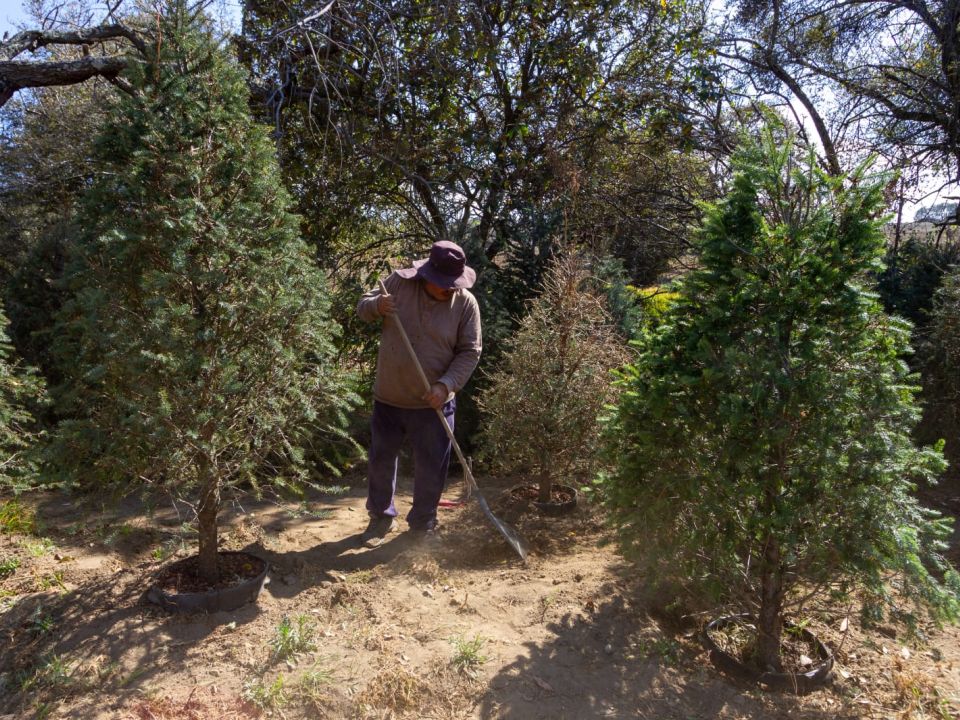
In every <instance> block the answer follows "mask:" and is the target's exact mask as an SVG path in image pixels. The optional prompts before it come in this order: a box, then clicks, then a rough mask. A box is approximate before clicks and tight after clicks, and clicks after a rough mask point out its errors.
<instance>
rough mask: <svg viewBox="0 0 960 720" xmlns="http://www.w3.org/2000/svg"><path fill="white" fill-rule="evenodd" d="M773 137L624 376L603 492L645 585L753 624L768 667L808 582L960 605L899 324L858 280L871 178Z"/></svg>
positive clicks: (717, 209) (873, 208)
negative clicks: (741, 613) (918, 494)
mask: <svg viewBox="0 0 960 720" xmlns="http://www.w3.org/2000/svg"><path fill="white" fill-rule="evenodd" d="M774 135H775V133H774V132H773V131H768V132H767V133H766V134H765V136H764V138H763V140H762V141H761V142H760V143H759V144H756V145H752V144H750V145H746V146H745V147H744V148H743V149H741V150H740V152H739V153H738V155H737V157H736V161H735V176H734V181H733V186H732V189H731V191H730V193H729V194H728V196H727V197H726V198H725V199H724V200H723V201H721V202H719V203H718V204H715V205H712V206H710V207H709V208H708V213H707V218H706V221H705V224H704V226H703V228H702V230H701V233H700V238H699V243H700V249H701V252H702V260H701V263H702V264H701V267H700V269H698V270H696V271H694V272H692V273H691V274H690V275H689V276H687V277H686V278H685V279H684V280H683V281H682V283H681V286H680V295H681V297H680V299H679V300H678V302H677V304H676V305H675V306H674V307H673V309H672V310H670V311H669V313H668V314H667V317H666V319H665V321H664V323H663V324H662V325H661V326H660V328H659V329H658V331H657V332H656V333H654V334H653V335H652V336H651V337H650V338H649V339H648V340H647V341H646V343H645V345H644V347H643V348H642V352H641V354H640V356H639V358H638V360H637V362H635V363H634V364H632V365H630V366H629V367H628V368H627V369H626V370H625V371H624V372H623V374H622V379H621V382H620V386H621V391H622V393H621V395H620V400H619V403H618V406H617V408H616V411H615V413H614V414H613V417H612V418H611V422H610V425H609V427H608V433H607V438H608V442H609V445H608V447H609V450H610V453H611V458H612V460H613V461H614V462H615V463H616V467H615V471H614V472H613V473H612V474H611V475H610V477H608V478H606V479H605V481H604V482H603V484H602V487H603V489H604V491H605V497H606V501H607V503H608V506H609V508H610V510H611V516H612V520H613V522H614V523H615V525H616V526H617V528H618V531H619V535H620V539H621V541H622V544H623V547H624V549H625V551H626V552H627V553H628V554H629V555H630V556H631V557H633V558H635V559H637V560H638V561H642V562H644V563H645V564H646V565H647V567H648V568H649V569H650V571H651V573H653V574H652V575H651V577H659V578H662V579H664V580H670V579H673V580H680V581H681V582H683V583H685V584H686V585H687V586H688V587H689V588H691V589H694V590H696V591H697V592H700V593H704V592H707V593H709V596H710V597H713V598H715V599H720V600H723V601H727V602H730V603H733V604H736V605H739V606H740V607H741V608H743V609H745V610H747V611H748V612H751V613H753V614H755V616H756V617H757V626H758V630H759V632H758V637H757V641H756V647H755V654H754V658H755V660H756V662H757V664H758V665H759V667H761V668H764V669H765V668H767V667H774V668H777V667H780V661H779V651H780V640H781V635H782V632H783V626H784V616H785V613H787V612H788V610H789V609H790V608H792V607H795V606H796V603H797V602H800V601H802V598H801V596H800V595H801V594H800V593H799V592H798V590H799V589H800V588H801V587H802V588H803V589H804V590H805V591H808V590H814V591H815V590H817V589H821V590H822V589H828V588H829V589H831V590H834V591H837V592H844V591H850V590H851V589H852V588H854V587H856V586H859V587H861V588H863V589H864V590H865V591H866V592H867V597H868V598H869V599H870V604H871V605H873V606H874V607H878V606H879V605H880V603H881V601H884V600H886V601H889V602H893V601H894V600H895V597H894V596H893V595H891V594H890V591H889V586H888V585H887V584H886V582H887V581H888V580H890V579H891V578H892V577H894V576H898V586H899V587H901V588H903V594H902V595H900V596H898V597H906V598H910V599H912V600H914V601H916V602H917V603H919V604H921V605H925V606H927V607H928V608H929V609H930V610H931V611H932V612H933V614H934V616H935V617H939V618H956V617H957V615H958V613H960V601H958V593H960V576H958V575H957V573H956V572H955V571H954V570H953V569H951V568H950V566H949V564H948V563H947V562H946V561H945V560H944V559H943V558H942V557H941V556H940V554H939V552H940V551H941V550H942V548H943V547H944V545H943V540H944V538H945V537H947V535H948V533H949V524H948V522H947V521H945V520H944V519H943V518H941V517H940V516H939V515H938V514H936V513H934V512H932V511H929V510H926V509H924V508H922V507H920V506H919V505H918V503H917V501H916V500H915V498H914V497H913V496H912V495H911V491H912V490H913V489H914V483H915V481H916V480H918V479H920V478H926V479H930V480H932V479H933V478H934V477H935V476H936V475H937V474H938V473H939V472H941V471H942V470H943V467H944V463H943V458H942V455H941V453H940V452H939V451H938V450H936V449H930V448H919V447H916V446H915V445H914V443H913V441H912V439H911V434H910V431H911V429H912V427H913V425H914V424H915V422H916V421H917V418H918V407H917V404H916V402H915V400H914V397H913V396H914V392H915V389H916V388H915V387H914V383H915V378H914V377H912V376H910V375H909V371H908V369H907V367H906V365H905V363H904V362H903V361H902V359H901V356H902V355H903V353H904V352H906V350H907V343H908V338H909V330H910V328H909V325H908V324H907V323H905V322H904V321H901V320H897V319H894V318H891V317H889V316H887V315H886V314H884V312H883V311H882V308H881V307H880V305H879V303H878V300H877V296H876V295H875V294H873V293H870V292H869V291H868V290H867V289H866V287H864V281H865V279H866V278H867V277H868V276H869V275H870V274H871V273H873V272H874V271H875V270H876V269H877V268H878V266H879V261H880V256H881V253H882V249H883V240H882V237H881V234H880V232H879V228H878V223H876V222H875V221H873V220H872V219H871V218H872V217H873V215H874V214H875V213H876V212H878V211H879V209H880V207H881V204H882V196H881V184H880V183H878V182H874V181H872V180H871V179H870V178H868V177H866V176H865V174H864V172H863V170H860V171H858V172H857V173H856V174H855V175H853V176H852V177H851V178H849V179H846V180H843V179H836V178H830V177H829V176H827V175H826V174H825V173H823V172H822V171H821V170H820V169H819V168H818V167H817V164H816V160H815V158H814V155H813V153H812V152H811V153H801V152H799V151H798V150H796V149H795V147H794V146H793V143H792V142H783V140H782V139H781V138H775V137H774ZM658 573H659V574H658ZM938 578H940V580H938Z"/></svg>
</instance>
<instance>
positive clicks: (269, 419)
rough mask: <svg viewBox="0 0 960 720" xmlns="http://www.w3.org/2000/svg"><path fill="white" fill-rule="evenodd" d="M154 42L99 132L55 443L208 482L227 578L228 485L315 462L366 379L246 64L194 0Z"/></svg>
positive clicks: (79, 468)
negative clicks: (351, 353) (254, 109)
mask: <svg viewBox="0 0 960 720" xmlns="http://www.w3.org/2000/svg"><path fill="white" fill-rule="evenodd" d="M149 57H150V60H149V61H147V62H141V63H135V64H134V66H133V68H132V70H131V72H130V74H129V76H128V78H127V79H128V81H129V82H130V84H131V86H132V87H133V89H134V91H135V92H134V94H133V95H131V96H129V97H125V98H124V99H123V100H122V101H121V102H120V103H119V104H118V107H117V108H116V109H115V111H113V114H112V116H111V118H110V120H109V121H108V122H107V125H106V128H105V130H104V131H103V134H102V135H101V136H100V138H99V141H98V143H97V159H98V173H97V178H96V181H95V183H94V184H93V186H92V187H91V188H90V190H89V191H88V192H87V193H86V195H85V197H84V199H83V207H82V210H81V212H80V218H79V219H78V223H77V225H78V226H79V227H81V228H83V229H84V231H83V233H82V236H81V237H79V238H78V240H77V243H76V245H77V251H76V253H75V254H74V256H73V257H72V259H71V260H70V262H69V268H68V272H67V277H68V290H69V293H70V300H69V301H68V302H67V304H66V306H65V308H64V310H63V312H62V313H61V315H60V318H59V324H58V328H57V333H56V334H57V335H58V337H59V345H58V347H57V348H56V352H57V355H58V357H59V358H60V360H61V362H62V365H63V372H64V376H65V378H66V381H65V382H64V383H63V385H62V386H61V387H60V388H58V391H57V401H58V406H59V409H60V412H61V413H62V414H63V415H65V416H67V417H68V419H67V420H64V421H63V422H61V423H60V426H59V428H58V433H57V437H56V441H55V443H54V445H53V448H52V457H53V459H54V461H55V463H56V466H57V467H58V468H60V469H61V471H63V472H65V473H68V474H69V475H70V477H71V478H72V479H73V480H74V481H75V482H77V483H80V484H83V485H86V486H88V487H94V488H99V487H102V486H106V485H117V484H119V485H120V486H121V487H126V486H128V485H130V484H131V483H133V484H145V485H146V486H147V487H148V488H151V489H152V488H158V487H162V488H166V489H171V490H176V491H177V492H178V493H181V494H183V493H190V494H192V496H193V497H195V498H196V511H197V516H198V523H199V530H200V538H199V544H200V547H199V563H200V573H201V575H202V576H203V577H205V578H207V579H208V580H213V579H215V578H216V576H217V555H216V553H217V515H218V512H219V509H220V505H221V496H222V492H223V490H224V488H227V487H237V486H238V485H241V484H243V483H250V484H252V485H253V487H254V488H255V489H256V488H259V487H260V485H261V484H262V483H263V482H269V483H272V484H274V485H281V486H284V485H289V484H291V483H295V482H296V481H298V480H304V479H306V478H307V472H308V468H307V467H306V463H305V462H304V447H305V444H306V443H308V442H309V441H310V439H311V437H315V436H316V434H317V433H318V432H319V431H321V430H323V429H326V430H329V431H332V432H338V431H339V429H340V428H341V427H342V426H343V424H344V422H345V417H344V415H345V413H346V412H347V410H348V407H349V403H348V400H349V395H348V394H347V393H346V391H345V389H344V388H343V387H342V384H343V379H342V375H341V374H339V373H338V372H337V369H336V368H335V367H334V364H333V361H332V357H333V346H332V338H333V337H334V335H335V331H336V327H335V326H334V324H333V323H332V322H331V321H330V319H329V318H328V315H327V305H328V303H327V290H326V286H325V280H324V277H323V276H322V275H321V273H320V272H319V271H318V270H317V269H316V267H315V263H314V262H313V259H312V257H311V254H310V252H309V250H308V248H307V246H306V245H305V244H304V243H303V242H302V241H301V239H300V237H299V220H298V218H297V217H296V216H295V215H293V214H291V213H290V212H288V211H287V208H288V207H289V206H290V199H289V197H288V195H287V193H286V192H285V191H284V190H283V188H282V186H281V184H280V181H279V174H278V169H277V164H276V160H275V157H274V151H273V148H272V146H271V143H270V141H269V138H268V135H267V133H266V131H265V130H264V129H263V128H262V127H259V126H257V125H256V124H255V123H254V122H253V120H252V119H251V117H250V113H249V109H248V90H247V86H246V83H245V79H244V75H243V73H242V72H241V70H240V69H239V68H238V66H237V65H236V64H235V62H234V61H232V60H231V59H230V58H229V57H228V56H227V55H226V53H225V52H224V51H223V50H222V49H221V48H219V47H218V46H217V44H216V42H215V41H214V39H213V37H212V35H211V33H210V31H209V27H208V23H207V21H206V20H205V19H204V18H203V17H202V16H200V15H197V14H192V13H191V12H190V11H188V10H187V9H186V3H183V2H180V1H172V2H171V3H169V4H168V6H167V9H166V13H165V14H164V15H163V16H162V17H161V18H160V21H159V24H158V33H157V36H156V38H155V44H154V46H153V48H152V51H151V53H149Z"/></svg>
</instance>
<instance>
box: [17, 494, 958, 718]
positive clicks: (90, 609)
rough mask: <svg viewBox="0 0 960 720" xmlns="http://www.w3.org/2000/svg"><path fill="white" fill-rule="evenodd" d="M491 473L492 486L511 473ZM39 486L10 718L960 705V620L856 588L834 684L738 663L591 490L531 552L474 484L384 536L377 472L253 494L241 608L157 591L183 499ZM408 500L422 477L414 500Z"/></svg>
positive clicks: (827, 614)
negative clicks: (379, 540) (320, 490)
mask: <svg viewBox="0 0 960 720" xmlns="http://www.w3.org/2000/svg"><path fill="white" fill-rule="evenodd" d="M480 482H481V484H482V486H483V487H484V488H485V494H486V495H487V497H488V498H494V497H496V496H497V495H498V493H499V492H502V491H503V490H504V489H505V488H506V487H507V484H506V483H505V482H500V483H498V482H497V481H495V480H493V479H489V478H487V479H483V478H481V479H480ZM405 485H406V488H407V489H409V481H407V482H406V483H405ZM458 492H459V487H455V488H454V489H453V492H452V494H453V495H456V494H457V493H458ZM25 502H26V503H27V504H29V505H30V506H31V507H33V508H35V510H36V513H37V518H38V520H39V521H40V525H41V526H40V528H39V529H38V531H37V532H36V533H34V534H32V535H27V534H17V533H12V534H10V533H8V534H3V535H0V560H4V559H9V558H16V559H17V560H19V562H20V565H19V567H17V568H15V569H14V570H13V572H12V573H9V574H7V575H6V576H5V577H2V579H0V611H2V615H0V638H2V639H0V718H4V719H6V718H30V717H41V718H42V717H49V718H93V719H97V720H107V719H108V718H109V719H111V720H113V719H119V718H124V719H126V718H137V719H140V718H144V719H152V720H163V719H167V718H198V719H199V718H232V717H235V718H247V717H263V716H268V715H272V716H274V717H285V718H307V717H309V718H313V717H329V718H392V717H398V718H399V717H404V718H407V717H409V718H483V719H488V718H504V719H512V720H536V719H539V718H544V719H546V718H550V719H551V720H562V719H564V718H566V719H568V720H581V719H585V718H658V719H659V718H663V719H669V718H676V719H677V720H693V719H694V718H730V719H734V718H744V719H747V718H750V719H757V720H759V719H760V718H781V717H782V718H788V717H789V718H800V719H807V720H814V719H820V718H824V719H826V718H918V719H919V718H950V717H957V716H958V714H960V632H958V630H957V629H955V628H949V629H946V630H942V631H938V630H935V629H929V628H928V629H926V638H925V639H924V640H920V639H917V638H912V639H908V638H906V637H905V636H903V635H899V634H898V633H897V631H896V630H894V629H893V628H887V627H884V628H880V629H879V630H872V631H870V632H867V631H865V630H863V629H862V628H860V627H859V625H858V624H857V621H856V618H855V617H852V618H850V620H849V623H848V628H847V636H846V638H845V639H844V636H843V634H842V633H841V631H840V629H841V627H842V626H843V621H844V618H843V616H842V613H841V611H840V610H839V609H821V610H818V611H811V615H810V617H809V618H807V619H808V620H809V621H810V624H809V625H808V627H810V628H811V629H812V630H814V631H815V632H816V633H817V634H818V635H820V636H821V637H822V638H824V639H825V640H826V641H827V642H828V643H830V644H831V645H832V646H833V647H834V648H837V647H840V650H839V652H838V664H837V673H836V676H835V680H834V682H833V683H832V684H831V685H830V686H829V687H827V688H826V689H823V690H821V691H818V692H816V693H813V694H810V695H807V696H805V697H795V696H791V695H783V694H778V693H770V692H764V691H762V690H759V689H756V688H751V687H747V686H742V685H738V684H736V683H735V682H732V681H730V680H728V679H727V678H725V677H724V676H722V675H720V674H719V673H718V672H717V671H716V670H714V669H713V667H712V666H711V665H710V663H709V661H708V659H707V656H706V654H705V652H704V651H703V649H702V648H701V645H700V643H699V641H698V635H697V633H698V630H699V624H698V623H699V622H702V620H703V618H690V617H687V618H684V617H678V616H677V615H669V614H664V613H658V612H656V611H655V610H654V609H653V608H654V607H655V605H654V604H652V603H651V602H650V601H649V600H644V599H643V598H644V597H645V593H644V590H645V586H646V585H647V583H645V581H644V578H641V577H637V576H636V573H635V572H634V571H632V570H631V568H630V566H629V565H627V564H625V563H624V562H623V561H622V560H621V559H620V558H619V557H618V555H617V554H616V552H615V551H614V549H613V548H612V546H609V545H607V544H606V543H605V542H604V541H605V540H606V539H608V538H607V537H606V536H605V533H604V530H603V529H602V527H601V525H600V523H599V522H598V517H597V515H596V513H595V512H593V511H592V510H591V509H590V508H589V507H583V506H581V507H580V508H578V509H577V511H576V512H575V513H574V514H573V515H571V516H569V517H566V518H562V519H546V518H539V517H537V516H534V515H530V514H525V515H523V516H522V517H520V518H519V520H518V526H519V528H520V530H521V531H522V532H523V533H524V534H525V535H526V536H527V537H528V538H529V540H530V541H531V544H532V546H533V551H532V554H531V557H530V558H529V561H528V562H527V564H526V565H523V564H521V563H519V562H518V561H517V559H516V558H515V557H514V556H513V555H512V553H511V551H510V550H509V549H508V548H507V546H506V545H505V544H504V543H503V542H502V541H501V539H500V537H499V535H498V534H497V533H496V531H495V530H493V528H492V527H491V526H489V525H488V524H487V523H486V522H485V520H484V518H483V515H482V514H481V513H480V512H479V511H478V510H477V509H476V505H475V504H473V503H470V504H467V505H466V506H463V507H460V508H455V509H449V510H443V511H442V512H443V515H442V520H443V523H444V528H445V531H444V534H443V538H442V542H441V543H440V544H439V545H435V546H434V545H431V546H424V545H422V544H418V543H416V542H414V541H412V540H411V538H409V537H408V536H407V535H406V534H405V533H398V534H395V535H392V536H390V539H389V540H388V541H387V542H386V543H385V544H384V545H382V546H381V547H379V548H376V549H373V550H368V549H364V548H361V547H360V543H359V533H360V531H361V530H362V529H363V528H364V526H365V524H366V516H365V513H364V511H363V491H362V489H361V488H359V487H350V488H347V491H346V492H345V493H344V494H340V495H329V496H316V497H313V498H311V499H310V501H309V502H307V503H304V504H297V503H288V504H280V503H267V502H260V503H252V504H246V503H245V504H244V505H243V507H242V508H241V507H239V506H233V507H231V508H229V509H228V510H227V512H225V515H224V520H225V523H224V527H225V531H224V532H223V545H224V546H225V547H227V548H230V549H244V550H248V551H252V552H255V553H257V554H259V555H261V556H262V557H265V558H266V559H268V561H269V562H270V563H271V572H270V575H269V581H268V584H267V585H266V586H265V588H264V590H263V592H262V594H261V596H260V598H259V601H258V602H257V603H256V604H251V605H248V606H245V607H244V608H242V609H240V610H238V611H235V612H232V613H216V614H212V615H186V616H184V615H179V616H178V615H168V614H166V613H165V612H163V611H161V610H159V609H158V608H156V607H155V606H153V605H151V604H150V603H148V602H147V601H146V600H145V599H144V597H143V596H144V592H145V590H146V589H147V587H148V586H149V583H150V579H151V578H152V577H153V576H154V575H155V574H156V573H157V572H158V571H159V570H160V568H161V567H162V566H163V565H164V563H166V562H169V561H170V560H171V559H174V558H176V557H183V556H186V555H187V554H189V552H190V542H191V540H190V536H189V533H187V534H186V535H184V531H183V530H182V528H181V520H182V519H183V516H178V513H177V512H175V510H174V508H172V507H160V508H156V509H155V510H154V511H153V512H152V513H147V512H145V510H144V508H143V507H142V506H141V505H140V504H139V503H135V502H133V501H125V502H124V503H122V504H121V506H120V507H119V508H117V507H114V508H110V507H109V506H108V507H102V508H94V507H91V506H89V505H87V506H83V507H81V506H78V504H77V502H76V501H75V500H72V499H70V498H67V497H63V496H53V495H43V496H36V497H31V498H27V499H26V500H25ZM408 503H409V495H402V496H401V498H400V505H401V507H400V510H401V513H403V512H405V510H406V507H408ZM500 511H502V512H504V513H506V514H509V513H510V509H509V508H502V507H501V508H500ZM42 538H45V540H44V539H42ZM284 618H288V619H290V621H291V622H292V623H293V625H294V626H295V627H297V626H300V625H302V627H303V628H304V630H305V633H306V634H307V635H311V634H312V643H311V642H304V643H302V646H304V648H305V649H301V651H300V652H298V653H296V654H292V655H289V656H286V657H284V656H281V655H278V653H277V652H276V651H275V649H274V647H273V646H274V644H275V642H276V639H277V637H278V627H279V626H280V625H281V624H282V622H283V620H284ZM311 645H312V647H311ZM3 713H6V714H5V715H4V714H3Z"/></svg>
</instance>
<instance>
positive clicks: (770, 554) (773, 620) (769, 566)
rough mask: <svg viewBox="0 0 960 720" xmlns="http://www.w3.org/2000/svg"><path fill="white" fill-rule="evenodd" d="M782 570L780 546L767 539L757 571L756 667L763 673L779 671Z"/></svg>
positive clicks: (781, 622) (781, 624)
mask: <svg viewBox="0 0 960 720" xmlns="http://www.w3.org/2000/svg"><path fill="white" fill-rule="evenodd" d="M783 595H784V592H783V570H782V568H781V567H780V545H779V543H778V542H777V540H776V538H774V537H773V536H769V537H767V543H766V550H765V551H764V556H763V567H762V570H761V572H760V616H759V617H758V618H757V655H756V657H757V664H758V665H759V666H760V668H761V669H763V670H773V671H776V672H780V670H781V669H782V668H783V665H782V664H781V662H780V639H781V636H782V635H783Z"/></svg>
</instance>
